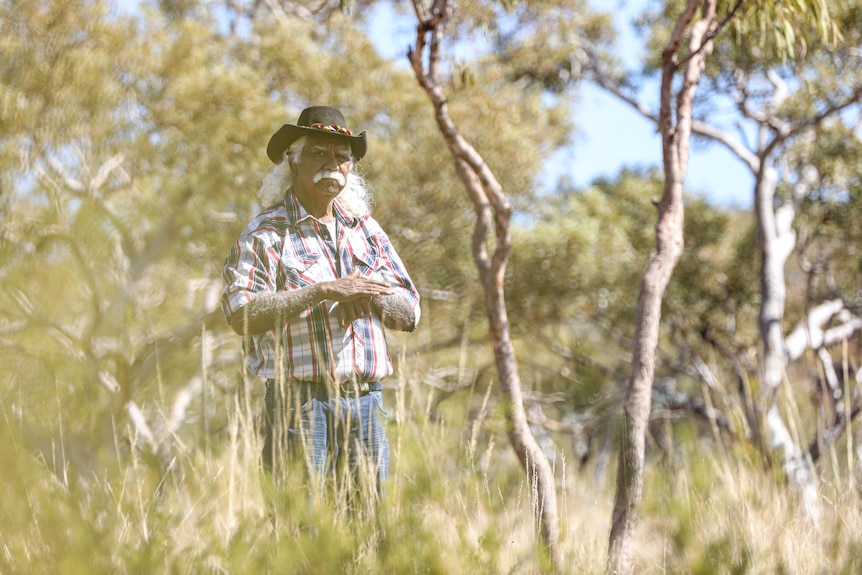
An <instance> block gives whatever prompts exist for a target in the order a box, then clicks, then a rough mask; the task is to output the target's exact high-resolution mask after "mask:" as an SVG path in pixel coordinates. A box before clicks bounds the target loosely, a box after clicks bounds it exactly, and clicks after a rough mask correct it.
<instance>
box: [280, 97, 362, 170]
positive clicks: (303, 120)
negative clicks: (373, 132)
mask: <svg viewBox="0 0 862 575" xmlns="http://www.w3.org/2000/svg"><path fill="white" fill-rule="evenodd" d="M321 133H323V134H326V135H327V136H335V137H338V138H340V139H343V140H345V141H346V142H348V143H349V144H350V149H351V151H352V154H353V157H354V158H356V159H357V160H359V159H361V158H362V156H364V155H365V151H366V150H367V148H368V143H367V142H366V141H365V132H362V133H361V134H359V135H358V136H354V135H353V132H351V131H350V130H349V129H347V122H346V121H345V120H344V114H342V113H341V111H340V110H338V109H336V108H332V107H330V106H310V107H308V108H306V109H304V110H303V111H302V113H300V114H299V119H298V120H297V121H296V124H295V125H294V124H285V125H283V126H282V127H281V128H279V129H278V131H277V132H276V133H275V134H273V135H272V138H270V139H269V144H268V145H267V146H266V155H267V156H269V159H270V160H272V162H273V163H274V164H278V163H281V160H282V159H283V158H284V151H285V150H287V149H288V148H290V145H291V144H292V143H293V142H295V141H296V140H297V139H299V138H301V137H302V136H308V135H311V134H317V135H320V134H321Z"/></svg>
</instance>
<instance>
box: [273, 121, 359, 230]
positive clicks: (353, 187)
mask: <svg viewBox="0 0 862 575" xmlns="http://www.w3.org/2000/svg"><path fill="white" fill-rule="evenodd" d="M307 141H308V137H307V136H303V137H301V138H299V139H297V140H296V141H295V142H294V143H293V144H291V146H290V148H289V149H288V150H286V151H285V153H284V157H283V158H282V160H281V162H279V163H278V164H276V165H275V168H273V170H272V172H270V173H269V174H267V175H266V176H265V177H264V178H263V183H262V184H261V186H260V189H259V190H258V191H257V200H258V202H260V205H261V206H263V207H264V208H267V207H269V206H272V205H274V204H276V203H278V202H280V201H281V200H282V198H284V194H285V192H287V190H288V188H290V185H291V184H292V183H293V174H291V172H290V161H293V163H294V164H296V163H299V156H300V155H301V154H302V150H303V148H304V147H305V144H306V143H307ZM336 199H337V200H338V203H339V204H341V207H343V208H344V209H345V210H347V211H348V212H350V213H351V214H353V215H354V216H355V217H358V218H361V217H362V216H364V215H366V214H370V213H371V209H372V208H373V207H374V195H373V191H372V189H371V184H370V183H369V182H368V180H366V179H365V178H364V177H362V176H361V175H360V174H359V173H358V171H357V169H356V161H355V160H354V159H353V157H351V158H350V172H349V175H348V177H347V185H346V186H344V189H343V190H341V193H340V194H338V197H337V198H336Z"/></svg>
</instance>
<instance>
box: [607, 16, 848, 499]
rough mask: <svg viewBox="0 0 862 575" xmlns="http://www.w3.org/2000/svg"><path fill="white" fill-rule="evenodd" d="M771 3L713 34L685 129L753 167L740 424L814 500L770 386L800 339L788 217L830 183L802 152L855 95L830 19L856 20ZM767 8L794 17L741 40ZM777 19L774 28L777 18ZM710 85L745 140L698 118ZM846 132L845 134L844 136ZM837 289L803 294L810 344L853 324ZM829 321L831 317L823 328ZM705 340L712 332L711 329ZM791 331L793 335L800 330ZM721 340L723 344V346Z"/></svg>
mask: <svg viewBox="0 0 862 575" xmlns="http://www.w3.org/2000/svg"><path fill="white" fill-rule="evenodd" d="M771 9H772V8H768V7H767V8H766V9H765V11H764V12H763V13H751V12H747V13H746V14H745V15H744V17H740V18H737V19H735V20H734V23H736V27H735V28H734V33H735V35H734V36H725V37H724V40H723V41H722V42H719V43H718V50H717V51H716V54H715V56H714V57H712V58H711V59H710V61H709V63H710V65H709V67H708V70H707V76H706V79H707V81H709V82H710V84H711V85H712V89H711V90H709V93H710V94H711V95H712V97H711V98H702V101H701V102H700V103H699V106H698V108H701V109H700V110H697V109H696V112H695V113H696V117H695V119H694V120H693V122H692V132H693V133H694V134H696V135H699V136H702V137H706V138H709V139H710V140H713V141H715V142H718V143H720V144H722V145H724V146H726V147H727V148H728V149H729V150H730V151H731V152H732V153H733V154H735V155H737V156H738V157H739V159H740V160H741V161H742V162H743V163H744V164H745V165H746V166H748V167H749V169H751V171H752V174H753V175H754V176H755V181H756V184H755V189H754V214H755V222H756V233H757V246H758V248H759V251H760V256H761V257H760V263H761V266H760V272H759V275H760V279H761V286H760V294H761V300H760V312H759V315H760V317H759V320H758V327H759V334H760V353H759V356H760V362H759V378H758V379H759V381H760V384H761V387H760V389H761V397H762V399H761V400H760V401H757V402H756V405H749V406H747V409H746V413H747V414H749V422H748V425H749V428H750V429H751V430H753V431H754V432H755V433H757V439H759V441H760V442H762V445H763V448H764V452H765V453H767V455H770V454H776V455H777V456H778V457H780V459H781V462H782V466H783V469H784V472H785V475H786V476H787V478H788V479H789V480H790V481H791V482H792V484H794V485H796V486H797V487H799V488H800V489H801V490H802V491H803V493H805V497H806V500H807V501H808V502H809V507H810V508H811V509H812V510H813V507H811V505H810V504H811V503H812V502H813V501H814V498H815V492H814V484H813V478H812V477H811V474H810V472H809V469H808V463H807V461H806V454H805V453H804V451H803V448H802V447H801V446H799V445H797V444H796V441H794V440H793V438H792V434H791V433H790V432H789V431H788V427H787V425H786V424H785V423H784V421H783V417H782V416H781V414H780V412H779V409H778V404H777V403H776V392H777V390H778V387H779V385H780V383H781V382H782V381H783V379H784V377H785V373H786V369H787V366H788V364H789V362H790V361H792V360H793V359H795V358H798V357H800V356H801V355H802V353H803V351H804V350H805V348H806V347H807V346H806V345H802V346H801V348H800V346H799V345H794V346H788V345H787V341H785V338H784V335H783V327H782V323H783V320H784V317H785V302H786V300H787V293H786V290H787V288H786V280H785V277H784V270H785V268H786V265H787V261H788V259H789V257H790V256H791V255H792V253H793V251H794V248H795V245H796V237H797V232H796V230H794V227H793V224H794V219H795V217H796V213H797V210H798V208H799V206H801V205H803V203H804V201H805V199H806V198H811V197H813V196H815V195H818V196H821V197H824V198H825V196H822V194H820V190H823V189H824V188H825V187H828V186H829V185H830V184H828V183H826V182H829V181H830V180H831V179H832V178H830V177H828V176H826V177H825V178H824V177H823V176H824V174H822V173H821V171H820V170H819V169H818V167H817V166H816V165H814V164H813V163H812V162H810V161H808V160H806V158H808V157H810V156H811V152H810V150H811V149H812V148H814V147H815V146H812V144H813V142H814V141H816V140H815V139H814V135H815V134H817V133H821V132H823V131H824V130H829V128H828V127H827V126H829V125H833V124H834V123H835V120H834V118H836V117H838V116H839V115H840V114H842V113H843V111H844V110H846V109H847V108H848V107H849V106H852V105H855V104H856V103H857V102H858V101H859V97H860V91H859V86H858V81H856V80H853V79H852V78H854V77H855V74H856V73H855V70H856V68H857V67H858V66H857V65H856V64H855V60H857V58H855V56H853V55H852V49H851V51H850V53H849V54H848V53H846V52H845V51H844V50H840V49H839V50H833V49H831V48H830V47H829V46H830V44H829V43H830V42H831V40H830V36H831V34H832V30H833V26H838V29H839V30H841V31H843V30H846V31H847V32H846V33H847V34H849V35H851V36H852V35H854V34H855V30H856V29H857V28H858V26H857V25H856V24H855V23H854V20H853V18H854V17H855V16H854V14H855V11H854V10H853V9H852V8H851V9H848V10H845V11H843V12H842V11H838V10H836V9H834V8H833V9H832V13H831V14H830V12H829V11H828V10H825V7H824V6H814V7H812V8H811V9H810V12H807V14H808V15H809V16H810V17H808V18H807V19H806V15H805V14H806V13H805V12H802V13H800V14H797V15H796V16H791V15H790V14H789V13H788V12H786V11H783V9H781V10H779V9H778V8H775V9H776V10H778V11H777V12H776V13H774V14H773V13H771V12H769V10H771ZM770 18H775V19H776V20H774V21H775V22H779V21H782V19H784V18H789V19H790V20H793V21H794V22H795V24H793V25H792V26H785V28H786V29H787V30H790V31H791V33H792V35H793V36H792V37H788V36H785V35H784V34H777V35H775V36H770V37H768V38H764V37H761V41H759V42H744V41H740V38H742V36H743V35H744V34H749V33H751V30H752V29H755V30H756V29H758V28H756V27H752V26H751V22H755V21H761V20H764V21H767V20H768V19H770ZM830 18H834V20H830ZM832 22H835V24H832ZM776 26H777V27H778V28H779V29H780V28H781V26H780V25H778V24H776ZM793 38H798V39H799V42H798V43H796V44H794V40H793ZM846 41H847V42H848V44H847V45H848V46H855V44H856V41H855V40H853V39H852V38H848V39H847V40H846ZM824 43H825V45H824ZM811 45H813V46H814V47H815V48H818V47H819V48H820V50H817V51H812V53H810V54H809V53H808V51H807V50H806V49H807V47H808V46H811ZM789 48H792V50H790V53H791V54H792V55H793V56H795V58H794V59H793V60H791V62H790V63H787V60H786V56H787V54H788V49H789ZM595 61H596V62H597V60H595ZM597 69H598V68H597ZM838 70H840V72H838ZM851 71H852V72H851ZM597 81H598V82H599V84H600V85H602V86H604V87H605V88H607V89H608V90H610V91H611V92H612V93H614V94H616V95H618V96H619V97H621V98H622V99H623V100H625V101H627V102H629V103H631V104H632V105H634V106H635V107H636V108H637V109H638V110H640V111H641V112H642V113H644V114H645V115H646V116H647V117H649V118H651V119H653V120H654V121H657V118H656V116H655V115H654V114H652V113H651V112H649V111H648V109H647V108H646V107H645V106H643V105H641V104H639V103H638V102H637V101H636V99H634V98H631V97H630V96H628V95H627V93H626V90H625V89H624V88H623V87H622V86H623V84H622V83H620V82H618V81H614V80H612V79H611V77H610V75H609V74H607V73H605V72H603V71H599V72H598V74H597ZM715 94H727V95H729V97H730V98H731V99H732V100H733V101H734V102H735V106H736V109H737V111H738V113H739V118H741V120H743V121H745V122H748V123H750V124H753V125H754V127H753V128H752V129H750V130H748V133H749V134H752V135H753V136H754V137H752V138H751V145H750V147H749V146H748V145H747V144H746V142H745V141H744V140H743V139H740V138H737V137H735V136H734V135H733V129H732V128H722V127H719V126H717V125H715V124H711V123H709V122H708V121H706V120H705V119H704V118H705V117H706V116H707V115H708V112H709V110H711V108H710V106H709V104H710V102H712V101H714V99H715ZM839 123H840V122H839ZM854 139H855V138H853V137H850V138H849V140H848V139H845V140H844V141H845V142H847V141H852V140H854ZM794 142H797V144H795V145H794V144H793V143H794ZM806 142H808V144H807V145H806V144H805V143H806ZM803 150H808V151H803ZM833 197H834V196H833ZM808 205H811V202H808ZM845 293H846V292H845ZM836 295H838V294H836V293H834V292H833V293H831V294H830V295H829V300H827V301H823V300H819V301H818V300H812V299H809V300H807V302H806V306H805V307H806V309H805V311H803V312H801V313H802V314H803V315H804V316H805V317H804V318H803V320H802V321H800V324H799V328H800V329H801V330H802V331H806V330H808V331H809V332H811V333H821V332H822V333H824V335H826V334H827V333H828V334H829V335H828V336H827V337H824V338H822V339H820V340H817V339H809V340H808V342H809V344H811V345H817V346H823V345H829V341H830V339H831V338H832V337H844V336H845V334H847V333H848V331H847V329H848V328H850V329H851V333H852V330H853V329H854V328H853V327H852V326H854V325H856V324H858V319H857V317H856V316H855V315H853V314H851V313H848V312H849V310H848V309H847V303H841V302H842V301H843V302H849V301H850V299H848V298H847V297H846V296H843V297H842V296H840V295H838V297H839V299H838V300H836V299H835V297H836ZM824 312H826V313H824ZM830 323H837V324H838V325H835V326H833V327H832V328H831V329H826V328H827V326H828V325H829V324H830ZM824 330H825V331H824ZM795 333H796V334H799V333H801V331H796V332H795ZM710 340H711V341H715V340H714V338H713V336H710ZM790 341H799V340H798V336H795V337H794V338H792V339H791V340H790ZM722 349H725V350H727V348H726V347H722ZM821 349H823V348H821ZM734 363H735V364H736V365H739V361H738V359H737V358H734ZM741 395H742V398H743V401H747V397H748V395H747V394H741Z"/></svg>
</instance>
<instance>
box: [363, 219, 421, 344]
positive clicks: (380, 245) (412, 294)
mask: <svg viewBox="0 0 862 575" xmlns="http://www.w3.org/2000/svg"><path fill="white" fill-rule="evenodd" d="M372 221H373V220H372ZM375 224H376V222H375ZM371 231H372V233H371V235H370V237H371V239H372V241H373V242H374V244H375V246H376V248H377V254H378V257H379V258H381V259H382V262H381V263H382V265H379V266H378V267H377V270H376V271H377V272H378V273H380V274H381V275H382V276H383V279H384V280H385V281H386V282H387V283H388V284H389V285H391V286H392V287H394V288H400V290H399V291H400V292H401V293H403V294H404V295H405V296H406V297H407V299H408V301H409V302H410V305H411V307H412V308H413V328H412V329H410V330H408V331H410V332H412V331H415V330H416V328H417V327H418V326H419V318H420V316H421V308H420V306H419V291H418V290H417V289H416V285H415V284H414V283H413V280H412V279H410V274H409V273H408V272H407V268H406V267H405V266H404V262H402V261H401V257H400V256H399V255H398V252H397V251H395V247H394V246H393V245H392V242H390V241H389V237H388V236H387V235H386V233H385V232H384V231H383V230H382V229H381V228H380V227H379V226H372V229H371Z"/></svg>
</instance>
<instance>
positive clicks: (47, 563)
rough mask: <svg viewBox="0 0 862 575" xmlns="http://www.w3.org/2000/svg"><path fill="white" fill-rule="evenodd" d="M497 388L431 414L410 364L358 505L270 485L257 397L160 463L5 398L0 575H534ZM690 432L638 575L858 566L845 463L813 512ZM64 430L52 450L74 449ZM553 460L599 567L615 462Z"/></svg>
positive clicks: (529, 519)
mask: <svg viewBox="0 0 862 575" xmlns="http://www.w3.org/2000/svg"><path fill="white" fill-rule="evenodd" d="M494 397H495V394H494V392H493V390H490V391H489V390H488V389H487V388H485V387H481V388H480V387H479V386H476V387H475V388H471V389H469V390H464V391H463V393H462V394H461V395H458V396H455V397H453V398H451V399H450V400H448V401H447V402H445V403H444V404H443V405H442V407H441V409H439V410H435V411H433V412H432V409H431V407H430V406H431V404H432V402H431V401H430V400H429V397H428V391H427V387H426V386H423V385H422V384H421V378H420V377H419V376H418V375H417V374H404V373H402V374H401V375H399V376H397V377H394V378H393V379H392V380H390V382H389V383H388V389H387V391H386V402H387V407H388V408H389V409H390V410H392V413H391V418H390V424H389V425H390V441H391V445H392V451H393V459H392V465H391V469H390V482H389V485H388V490H387V495H386V498H385V500H384V501H383V502H382V504H380V505H379V506H378V507H376V508H375V510H374V512H371V513H360V514H356V513H349V512H347V511H346V510H345V509H344V508H343V502H342V501H343V500H340V499H339V498H337V497H329V498H326V499H325V500H324V502H323V504H318V505H309V501H308V497H307V493H305V492H304V490H303V489H296V488H291V487H290V486H288V487H286V488H284V489H281V490H279V491H278V492H277V493H276V496H275V497H274V498H273V499H272V501H270V500H269V499H268V498H267V497H264V493H263V486H264V485H266V482H265V481H262V480H261V474H260V470H259V453H260V447H261V443H262V438H261V437H260V435H259V433H258V431H257V427H256V426H255V424H254V420H255V416H256V415H257V412H258V410H259V409H262V405H263V404H262V401H261V398H260V397H259V396H258V394H257V392H251V391H250V392H247V393H245V394H234V395H228V396H226V399H225V400H224V402H223V405H221V406H219V410H220V411H221V412H222V413H223V414H224V417H225V420H226V422H227V425H226V426H225V428H224V431H223V432H222V433H221V434H219V435H213V436H211V437H210V439H209V440H208V441H207V442H204V441H203V440H201V444H200V445H196V444H192V443H190V442H188V441H183V440H181V439H180V438H176V441H175V442H174V443H173V445H172V447H171V449H170V451H169V453H168V455H167V457H165V458H164V459H161V460H158V459H154V458H152V457H147V456H141V455H139V452H138V450H136V449H127V447H125V446H124V445H125V444H127V442H128V438H129V437H130V436H132V435H133V432H132V431H131V430H130V429H125V428H123V429H118V430H116V431H115V437H114V441H115V444H114V445H112V446H105V449H104V450H103V451H101V452H99V458H98V460H97V461H95V462H92V461H91V462H90V466H89V467H82V468H80V469H76V468H75V465H76V464H75V463H69V464H67V465H65V467H63V468H62V469H52V464H51V461H52V457H53V456H51V454H48V453H46V451H45V450H43V451H42V452H41V456H40V455H39V454H38V453H37V452H35V451H34V450H33V449H30V448H25V447H24V445H25V443H26V441H25V438H24V437H23V435H24V434H25V430H24V429H23V428H22V426H21V424H20V421H21V417H20V414H16V413H14V412H13V411H12V410H11V409H8V407H7V406H5V405H4V407H3V417H2V419H0V461H2V468H0V573H3V574H7V573H8V574H17V573H52V574H79V573H80V574H83V573H88V574H93V573H119V574H124V573H129V574H137V573H320V574H324V573H325V574H329V573H356V574H358V573H430V574H435V573H440V574H444V573H445V574H452V573H538V572H541V571H542V567H543V565H542V563H541V561H542V559H541V554H540V553H537V551H536V546H537V545H539V544H540V538H539V537H538V535H537V521H536V513H537V512H539V511H540V507H541V506H540V502H537V501H536V498H535V493H534V491H533V488H532V485H531V481H530V478H529V477H526V476H525V475H524V473H523V471H522V470H521V468H520V466H519V464H518V462H517V461H516V460H515V458H514V456H513V455H512V453H511V449H510V448H509V446H508V443H507V441H506V436H505V429H504V422H503V419H502V417H501V414H500V413H499V409H498V407H497V405H496V401H495V400H494ZM54 409H56V410H58V411H57V412H56V413H55V415H56V416H57V417H56V418H55V423H56V422H57V421H60V417H59V416H60V412H59V410H61V407H60V406H59V405H57V406H55V407H54ZM681 431H682V432H681V433H677V434H676V436H677V438H678V439H677V440H676V441H677V443H676V444H675V445H674V452H673V454H672V456H671V457H667V458H664V459H663V460H659V459H655V458H654V459H652V460H651V463H650V465H649V466H648V470H647V476H646V478H645V479H646V483H645V490H644V501H643V504H642V506H641V517H640V524H639V525H640V526H639V534H638V543H637V549H636V561H637V564H638V570H639V572H642V573H697V574H711V573H752V574H755V573H758V574H759V573H788V574H790V573H800V574H802V573H817V574H821V573H822V574H827V573H829V574H832V573H848V574H849V573H860V572H862V508H860V507H862V505H860V500H859V494H858V493H857V492H856V491H855V490H854V488H853V487H852V482H848V481H847V480H846V477H847V470H846V469H845V470H844V472H843V473H838V474H835V475H834V479H827V480H826V481H827V482H826V483H824V484H823V485H822V486H821V499H820V507H821V511H822V513H821V514H820V517H819V519H813V518H811V516H810V515H807V514H806V513H804V512H803V511H802V506H801V504H800V503H799V502H798V501H796V499H795V497H794V495H793V493H792V492H791V491H789V490H788V489H786V488H783V487H782V486H781V483H780V481H777V480H776V478H775V477H774V476H773V475H772V474H771V473H770V472H769V471H765V469H767V467H766V466H765V465H764V464H763V463H762V462H761V461H760V460H759V458H758V456H757V455H755V454H754V453H753V452H748V451H746V450H744V449H742V450H740V449H739V448H738V447H735V446H723V447H721V446H719V445H718V444H717V443H714V442H713V441H714V440H712V439H708V440H704V439H703V438H702V437H698V436H697V435H696V434H690V435H688V434H686V433H685V429H684V428H682V429H681ZM54 437H55V440H54V442H53V445H52V449H53V450H57V451H59V450H66V451H70V450H74V449H75V446H74V445H73V443H72V442H73V438H71V437H69V435H68V434H66V435H64V434H60V433H56V434H54ZM687 437H688V439H686V438H687ZM63 443H65V445H64V444H63ZM720 447H721V448H720ZM836 449H839V450H840V448H836ZM837 454H840V451H837V452H836V454H833V455H834V456H833V457H832V458H831V459H830V460H831V461H838V462H840V461H841V458H840V457H839V456H838V455H837ZM557 455H558V456H557V458H556V461H557V464H556V465H557V469H556V474H557V476H558V478H559V482H560V485H559V489H560V506H561V507H560V511H561V516H562V521H563V525H562V526H561V527H562V545H563V550H564V554H565V556H566V557H567V558H568V559H569V561H568V565H569V566H570V572H571V573H586V574H589V573H603V572H604V566H605V554H606V545H607V533H608V528H609V520H610V515H611V505H612V501H613V497H612V495H613V489H614V485H613V474H612V473H607V474H603V475H598V477H599V478H598V479H596V477H597V476H596V475H595V474H594V473H593V471H594V470H592V469H590V468H589V466H588V467H587V468H581V469H579V468H577V467H576V466H574V465H570V464H567V463H566V456H565V454H564V453H562V452H561V453H558V454H557ZM64 461H70V462H74V458H66V459H64ZM835 465H838V464H837V463H836V464H835ZM833 467H834V466H832V467H830V469H832V468H833ZM842 476H843V477H844V478H845V479H843V480H842V479H840V477H842Z"/></svg>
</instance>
